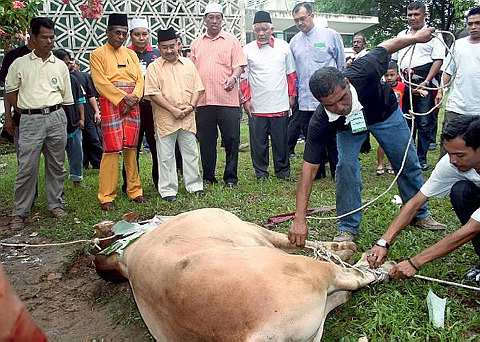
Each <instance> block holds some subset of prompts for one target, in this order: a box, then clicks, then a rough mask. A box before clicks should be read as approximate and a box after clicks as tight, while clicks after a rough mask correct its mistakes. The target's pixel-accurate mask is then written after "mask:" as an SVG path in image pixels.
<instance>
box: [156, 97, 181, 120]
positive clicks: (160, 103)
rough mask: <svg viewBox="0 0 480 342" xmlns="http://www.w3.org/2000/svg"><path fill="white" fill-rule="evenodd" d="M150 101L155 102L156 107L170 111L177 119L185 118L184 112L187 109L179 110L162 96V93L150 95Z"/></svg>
mask: <svg viewBox="0 0 480 342" xmlns="http://www.w3.org/2000/svg"><path fill="white" fill-rule="evenodd" d="M148 97H149V98H150V101H152V102H154V103H155V104H156V105H158V106H160V107H163V108H165V109H166V110H168V111H169V112H170V113H171V114H172V115H173V116H174V117H175V118H176V119H182V118H183V117H184V115H183V110H184V109H185V108H177V107H175V106H174V105H172V104H171V103H170V102H168V100H167V99H166V98H165V97H164V96H163V95H162V93H161V92H160V93H157V94H154V95H148Z"/></svg>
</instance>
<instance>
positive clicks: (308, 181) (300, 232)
mask: <svg viewBox="0 0 480 342" xmlns="http://www.w3.org/2000/svg"><path fill="white" fill-rule="evenodd" d="M318 168H319V165H318V164H311V163H309V162H306V161H304V162H303V167H302V173H301V174H300V180H299V181H298V186H297V193H296V211H295V218H294V219H293V223H292V226H291V227H290V231H289V232H288V239H289V240H290V243H291V244H293V245H296V246H298V247H303V246H305V240H306V239H307V235H308V227H307V207H308V201H309V199H310V194H311V192H312V185H313V181H314V180H315V176H316V174H317V171H318Z"/></svg>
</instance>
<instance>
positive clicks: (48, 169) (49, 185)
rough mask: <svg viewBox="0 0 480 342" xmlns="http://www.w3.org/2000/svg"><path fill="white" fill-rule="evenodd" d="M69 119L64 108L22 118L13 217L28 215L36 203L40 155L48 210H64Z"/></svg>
mask: <svg viewBox="0 0 480 342" xmlns="http://www.w3.org/2000/svg"><path fill="white" fill-rule="evenodd" d="M66 143H67V117H66V116H65V112H64V111H63V109H59V110H57V111H55V112H52V113H50V114H48V115H22V116H21V118H20V125H19V137H18V172H17V178H16V180H15V211H14V215H18V216H23V217H25V216H27V215H28V214H29V213H30V210H31V208H32V205H33V201H34V200H35V193H36V191H35V189H36V187H37V180H38V169H39V164H40V153H41V152H43V155H44V157H45V190H46V192H47V202H48V209H49V210H52V209H54V208H57V207H60V208H62V207H63V181H64V178H65V173H64V169H63V163H64V161H65V146H66Z"/></svg>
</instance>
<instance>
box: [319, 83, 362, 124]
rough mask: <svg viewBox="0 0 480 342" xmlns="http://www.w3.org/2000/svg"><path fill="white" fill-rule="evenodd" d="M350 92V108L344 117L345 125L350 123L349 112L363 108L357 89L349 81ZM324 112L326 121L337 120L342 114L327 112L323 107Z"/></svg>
mask: <svg viewBox="0 0 480 342" xmlns="http://www.w3.org/2000/svg"><path fill="white" fill-rule="evenodd" d="M350 92H351V93H352V110H351V112H350V113H349V114H347V115H346V117H345V125H348V124H349V123H350V119H351V114H353V113H357V112H360V111H361V110H362V109H363V106H362V104H361V103H360V101H359V100H358V94H357V90H356V89H355V87H354V86H353V85H352V84H351V83H350ZM325 112H327V116H328V122H333V121H337V120H338V118H340V117H341V116H342V115H339V114H336V113H332V112H329V111H328V110H326V109H325Z"/></svg>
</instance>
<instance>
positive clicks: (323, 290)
mask: <svg viewBox="0 0 480 342" xmlns="http://www.w3.org/2000/svg"><path fill="white" fill-rule="evenodd" d="M112 224H113V223H112ZM107 227H108V225H107ZM110 228H111V225H110ZM102 230H103V232H102V234H103V235H100V236H105V225H103V229H102ZM107 235H108V234H107ZM306 246H307V247H310V248H311V247H314V246H320V247H321V248H322V249H324V250H326V251H327V253H328V251H331V252H333V253H337V254H338V255H340V256H341V257H342V259H344V260H345V259H348V258H350V257H351V256H352V255H353V253H354V252H355V249H356V246H355V244H354V243H352V242H343V243H335V242H324V243H321V244H316V243H314V242H310V241H308V242H307V244H306ZM295 249H296V247H295V246H293V245H291V244H290V243H289V241H288V238H287V236H286V235H284V234H281V233H277V232H273V231H270V230H267V229H264V228H262V227H260V226H258V225H255V224H252V223H249V222H245V221H242V220H241V219H240V218H238V217H237V216H235V215H234V214H232V213H230V212H228V211H225V210H222V209H215V208H207V209H199V210H194V211H189V212H186V213H182V214H180V215H177V216H174V217H170V218H168V219H166V220H165V222H164V223H162V224H160V225H159V226H158V228H156V229H153V230H151V231H149V232H148V233H145V234H144V235H142V236H141V237H140V238H139V239H137V240H136V241H135V242H133V243H131V244H130V245H129V246H128V247H127V248H126V249H125V250H124V251H123V253H121V254H117V253H114V254H112V255H110V256H104V255H97V256H96V258H95V266H96V268H97V272H98V273H99V274H100V275H102V276H104V277H105V278H108V279H117V280H118V279H119V278H118V277H124V278H126V279H128V281H129V282H130V285H131V288H132V291H133V294H134V297H135V301H136V303H137V306H138V309H139V311H140V314H141V315H142V318H143V320H144V321H145V323H146V325H147V327H148V329H149V331H150V333H151V334H152V336H153V337H154V338H155V339H156V340H158V341H169V342H175V341H191V342H194V341H222V342H228V341H252V342H253V341H320V339H321V336H322V334H323V325H324V321H325V318H326V316H327V314H328V313H329V312H330V311H331V310H332V309H333V308H335V307H337V306H338V305H341V304H343V303H345V302H346V301H347V300H348V298H349V295H350V291H353V290H357V289H359V288H362V287H364V286H366V285H368V284H371V283H374V282H375V281H377V280H378V276H377V275H376V274H375V273H373V272H369V271H362V270H359V267H363V268H365V269H367V268H368V267H367V266H366V265H367V262H366V261H365V258H362V259H361V261H360V262H359V263H357V264H356V265H355V266H356V267H354V268H345V267H341V266H339V265H337V264H335V263H333V262H328V261H319V260H316V259H314V258H311V257H308V256H303V255H294V254H289V252H292V251H294V250H295ZM389 267H391V265H389V264H386V265H385V266H384V271H385V272H388V268H389Z"/></svg>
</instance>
